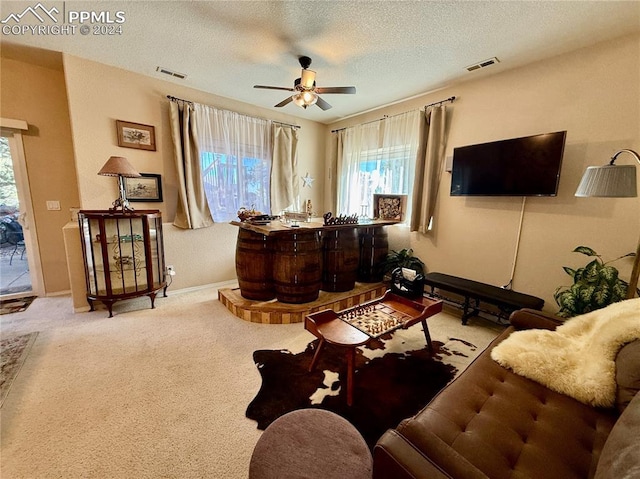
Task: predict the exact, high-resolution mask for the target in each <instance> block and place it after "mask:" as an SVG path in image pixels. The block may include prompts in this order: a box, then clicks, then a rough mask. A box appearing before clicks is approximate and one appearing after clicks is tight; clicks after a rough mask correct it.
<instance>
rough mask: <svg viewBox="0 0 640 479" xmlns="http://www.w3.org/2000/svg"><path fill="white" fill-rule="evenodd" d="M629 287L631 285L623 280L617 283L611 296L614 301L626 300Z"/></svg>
mask: <svg viewBox="0 0 640 479" xmlns="http://www.w3.org/2000/svg"><path fill="white" fill-rule="evenodd" d="M628 287H629V285H628V284H627V283H626V282H624V281H622V280H618V281H616V282H615V284H614V285H613V288H612V290H611V295H612V298H613V299H614V301H620V300H621V299H623V298H626V297H627V288H628Z"/></svg>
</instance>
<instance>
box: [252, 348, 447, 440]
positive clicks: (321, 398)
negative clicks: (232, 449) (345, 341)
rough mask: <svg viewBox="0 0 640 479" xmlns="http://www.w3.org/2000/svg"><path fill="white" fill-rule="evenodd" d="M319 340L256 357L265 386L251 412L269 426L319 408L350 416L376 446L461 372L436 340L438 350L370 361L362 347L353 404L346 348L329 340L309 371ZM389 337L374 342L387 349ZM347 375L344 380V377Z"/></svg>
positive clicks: (263, 425) (262, 426) (259, 353)
mask: <svg viewBox="0 0 640 479" xmlns="http://www.w3.org/2000/svg"><path fill="white" fill-rule="evenodd" d="M317 344H318V340H315V341H312V342H311V343H309V344H308V345H307V349H306V350H305V351H303V352H301V353H299V354H292V353H291V352H289V351H287V350H275V351H274V350H259V351H255V352H254V353H253V359H254V361H255V363H256V365H257V366H258V369H259V371H260V375H261V376H262V386H261V388H260V391H259V392H258V394H257V396H256V397H255V398H254V399H253V401H251V403H250V404H249V406H248V408H247V412H246V415H247V417H248V418H249V419H253V420H255V421H257V422H258V429H265V428H266V427H267V426H268V425H269V424H271V422H273V421H274V420H275V419H277V418H278V417H280V416H282V415H283V414H285V413H287V412H290V411H293V410H296V409H301V408H307V407H319V408H322V409H328V410H330V411H333V412H335V413H337V414H339V415H341V416H342V417H344V418H345V419H347V420H348V421H350V422H351V423H352V424H353V425H354V426H355V427H356V428H357V429H358V430H359V431H360V433H361V434H362V436H363V437H364V438H365V440H366V441H367V443H368V444H369V446H370V447H373V445H375V443H376V441H377V440H378V439H379V438H380V436H381V435H382V434H383V433H384V432H385V431H386V430H387V429H389V428H393V427H396V426H397V425H398V423H399V422H400V421H401V420H403V419H405V418H407V417H409V416H412V415H413V414H415V413H417V412H418V411H419V410H420V409H422V408H423V407H424V406H425V405H426V404H427V403H428V402H429V401H430V400H431V398H432V397H433V396H435V394H436V393H437V392H438V391H440V390H441V389H442V388H443V387H444V386H445V385H446V384H447V383H448V382H449V381H450V380H451V379H452V378H453V377H454V375H455V373H456V371H457V370H456V368H455V367H453V366H451V365H447V364H444V363H443V362H441V361H440V357H441V355H448V354H451V353H450V352H448V351H444V350H442V343H439V342H437V341H434V348H435V349H436V354H435V355H434V356H433V357H432V355H431V354H430V353H429V351H428V349H426V348H425V349H421V350H417V351H409V352H406V353H387V354H385V355H383V356H381V357H376V358H374V359H371V360H369V359H368V358H366V357H365V356H364V355H363V354H362V350H361V348H358V349H356V372H355V375H354V392H353V405H352V406H351V407H349V406H347V404H346V357H345V351H344V349H343V348H339V347H336V346H332V345H330V344H325V346H324V348H323V350H322V352H321V354H320V358H319V361H318V364H317V366H316V368H315V370H314V371H313V372H309V371H308V367H309V364H310V362H311V359H312V357H313V353H314V352H315V350H316V347H317ZM383 344H384V343H383V341H371V342H370V343H369V346H368V347H372V348H384V345H383ZM343 378H344V379H343Z"/></svg>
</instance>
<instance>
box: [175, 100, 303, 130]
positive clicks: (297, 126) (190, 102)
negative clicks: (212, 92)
mask: <svg viewBox="0 0 640 479" xmlns="http://www.w3.org/2000/svg"><path fill="white" fill-rule="evenodd" d="M167 98H168V99H169V100H171V101H183V102H185V103H189V104H191V105H193V102H192V101H191V100H183V99H182V98H178V97H175V96H171V95H167ZM255 118H258V117H255ZM261 119H262V120H265V119H266V118H261ZM268 121H272V122H273V123H277V124H278V125H284V126H290V127H291V128H294V129H296V130H297V129H298V128H302V127H301V126H300V125H292V124H291V123H284V122H282V121H277V120H268Z"/></svg>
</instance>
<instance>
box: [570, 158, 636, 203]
mask: <svg viewBox="0 0 640 479" xmlns="http://www.w3.org/2000/svg"><path fill="white" fill-rule="evenodd" d="M575 196H579V197H588V196H600V197H607V198H631V197H635V196H638V191H637V186H636V167H635V165H605V166H589V167H588V168H587V169H586V171H585V172H584V175H582V180H581V181H580V184H579V185H578V189H577V191H576V194H575Z"/></svg>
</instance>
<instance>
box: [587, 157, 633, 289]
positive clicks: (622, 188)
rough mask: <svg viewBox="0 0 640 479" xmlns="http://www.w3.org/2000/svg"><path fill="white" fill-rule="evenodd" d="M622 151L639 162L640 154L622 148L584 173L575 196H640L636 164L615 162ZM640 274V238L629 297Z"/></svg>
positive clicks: (630, 281) (629, 287)
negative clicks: (602, 163)
mask: <svg viewBox="0 0 640 479" xmlns="http://www.w3.org/2000/svg"><path fill="white" fill-rule="evenodd" d="M622 153H629V154H630V155H631V156H633V157H634V158H635V159H636V161H637V162H638V163H640V156H638V154H637V153H636V152H635V151H633V150H627V149H624V150H620V151H618V152H617V153H616V154H615V155H613V157H612V158H611V161H610V162H609V164H608V165H604V166H589V167H588V168H587V170H586V171H585V172H584V175H582V180H581V181H580V185H578V189H577V191H576V194H575V196H578V197H590V196H596V197H601V198H635V197H637V196H638V189H637V185H636V166H635V165H616V164H614V163H615V161H616V159H617V158H618V156H619V155H620V154H622ZM639 275H640V240H639V241H638V248H637V250H636V256H635V260H634V262H633V269H632V270H631V278H630V279H629V286H628V287H627V299H631V298H633V297H634V296H635V294H636V290H637V289H638V276H639Z"/></svg>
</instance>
